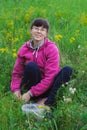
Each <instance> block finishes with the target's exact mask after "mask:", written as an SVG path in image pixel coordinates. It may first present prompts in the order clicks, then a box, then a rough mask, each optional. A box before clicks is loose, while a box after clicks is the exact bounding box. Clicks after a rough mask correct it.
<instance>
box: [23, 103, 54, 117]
mask: <svg viewBox="0 0 87 130" xmlns="http://www.w3.org/2000/svg"><path fill="white" fill-rule="evenodd" d="M22 111H23V112H25V113H28V114H29V113H33V114H34V115H35V116H37V117H38V118H40V119H43V118H49V119H52V118H53V115H52V112H51V111H49V110H47V109H46V107H45V105H39V104H36V103H30V104H24V105H22Z"/></svg>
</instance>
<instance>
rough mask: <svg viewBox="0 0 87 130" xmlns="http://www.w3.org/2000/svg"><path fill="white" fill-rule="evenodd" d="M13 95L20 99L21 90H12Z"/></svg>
mask: <svg viewBox="0 0 87 130" xmlns="http://www.w3.org/2000/svg"><path fill="white" fill-rule="evenodd" d="M14 95H15V96H16V97H17V98H18V99H19V100H21V98H22V95H21V92H20V91H16V92H14Z"/></svg>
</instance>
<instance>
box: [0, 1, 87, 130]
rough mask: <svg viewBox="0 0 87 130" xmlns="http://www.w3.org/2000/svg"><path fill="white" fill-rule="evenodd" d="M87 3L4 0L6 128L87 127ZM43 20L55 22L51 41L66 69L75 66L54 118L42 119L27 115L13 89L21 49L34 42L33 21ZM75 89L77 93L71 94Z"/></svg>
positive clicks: (0, 26) (1, 54) (0, 38)
mask: <svg viewBox="0 0 87 130" xmlns="http://www.w3.org/2000/svg"><path fill="white" fill-rule="evenodd" d="M86 4H87V1H86V0H84V2H83V1H82V0H77V1H76V0H61V1H58V0H55V1H54V0H50V1H49V0H47V1H45V0H34V1H33V2H32V0H29V1H28V0H21V1H20V0H15V1H12V0H3V1H1V0H0V130H15V129H16V130H37V129H38V130H49V129H51V130H86V129H87V73H86V72H87V7H86ZM37 17H42V18H46V19H48V20H49V22H50V26H51V27H50V32H49V36H48V37H49V38H50V39H51V40H52V41H55V42H56V44H57V46H58V48H59V50H60V55H61V67H63V66H65V65H70V66H71V67H72V68H73V76H72V78H71V81H70V83H69V84H68V86H67V87H65V86H62V87H61V88H60V89H59V91H58V93H57V96H56V101H55V104H54V106H53V107H52V110H53V114H54V119H53V120H48V119H44V120H43V121H40V120H37V119H36V117H34V115H26V114H24V113H22V111H21V105H22V104H23V102H19V101H17V100H16V99H15V97H14V95H13V94H12V93H11V91H10V82H11V73H12V70H13V65H14V63H15V59H16V56H17V52H18V49H19V48H20V46H21V45H22V44H24V42H26V41H27V40H29V39H30V37H31V35H30V33H29V27H30V23H31V21H32V20H33V19H34V18H37ZM74 88H75V90H76V91H75V92H74V94H72V91H70V90H71V89H74Z"/></svg>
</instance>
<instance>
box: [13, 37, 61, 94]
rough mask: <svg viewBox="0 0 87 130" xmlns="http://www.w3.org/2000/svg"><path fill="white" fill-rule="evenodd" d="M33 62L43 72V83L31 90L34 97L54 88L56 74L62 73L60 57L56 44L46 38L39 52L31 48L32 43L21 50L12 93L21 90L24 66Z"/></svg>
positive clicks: (14, 74) (14, 72)
mask: <svg viewBox="0 0 87 130" xmlns="http://www.w3.org/2000/svg"><path fill="white" fill-rule="evenodd" d="M31 61H33V62H35V63H36V64H37V65H38V66H39V68H40V71H41V81H40V82H39V83H38V84H37V85H35V86H32V87H31V89H30V92H31V93H32V95H33V96H39V95H41V94H43V93H44V92H45V91H47V90H48V89H49V88H50V87H51V86H52V83H53V81H54V78H55V76H56V74H57V73H58V72H59V71H60V67H59V64H60V56H59V51H58V48H57V46H56V45H55V43H53V42H51V41H50V40H49V39H47V38H46V39H44V44H43V45H42V46H41V47H40V48H39V50H38V51H37V52H35V50H34V49H32V48H31V47H30V41H29V42H26V43H25V44H24V45H23V46H22V47H21V48H20V50H19V52H18V57H17V60H16V62H15V65H14V69H13V72H12V81H11V90H12V92H15V91H18V90H20V84H21V79H22V75H23V72H24V64H27V63H29V62H31Z"/></svg>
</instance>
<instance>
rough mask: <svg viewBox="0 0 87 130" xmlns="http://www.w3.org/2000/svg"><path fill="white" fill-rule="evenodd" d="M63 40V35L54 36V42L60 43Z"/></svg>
mask: <svg viewBox="0 0 87 130" xmlns="http://www.w3.org/2000/svg"><path fill="white" fill-rule="evenodd" d="M62 38H63V36H62V35H61V34H58V35H56V36H54V40H55V41H59V40H61V39H62Z"/></svg>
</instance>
